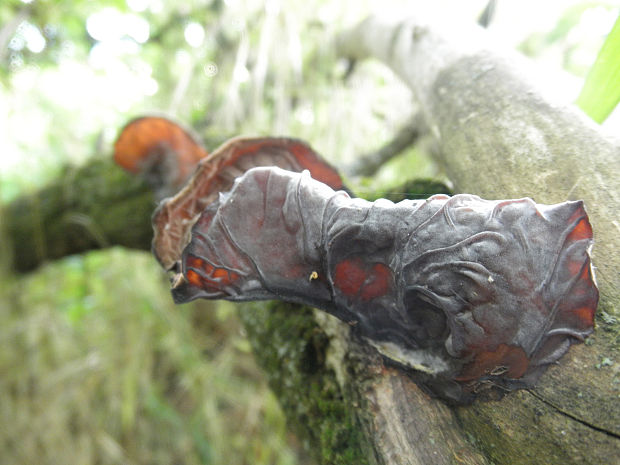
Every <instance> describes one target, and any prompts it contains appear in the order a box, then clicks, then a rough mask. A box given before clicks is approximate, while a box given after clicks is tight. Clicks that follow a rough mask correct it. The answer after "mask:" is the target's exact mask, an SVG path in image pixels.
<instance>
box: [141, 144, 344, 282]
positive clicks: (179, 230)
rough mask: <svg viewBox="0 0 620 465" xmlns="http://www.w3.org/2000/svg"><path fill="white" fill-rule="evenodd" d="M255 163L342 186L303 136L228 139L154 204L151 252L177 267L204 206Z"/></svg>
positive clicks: (170, 267)
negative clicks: (176, 188)
mask: <svg viewBox="0 0 620 465" xmlns="http://www.w3.org/2000/svg"><path fill="white" fill-rule="evenodd" d="M257 166H278V167H280V168H284V169H287V170H290V171H302V170H309V171H310V172H311V173H312V175H313V176H314V178H315V179H317V180H319V181H321V182H323V183H325V184H327V185H328V186H330V187H332V188H334V189H344V186H343V184H342V179H341V178H340V175H339V174H338V172H337V171H336V170H335V169H334V168H333V167H331V166H330V165H329V164H328V163H327V162H326V161H325V160H323V159H322V158H321V157H320V155H318V154H317V153H316V152H315V151H314V150H312V148H311V147H310V146H309V145H308V144H306V143H305V142H303V141H300V140H297V139H289V138H285V137H239V138H235V139H231V140H229V141H227V142H226V143H224V144H223V145H222V146H220V147H219V148H218V149H216V150H215V151H214V152H213V153H212V154H211V155H209V156H208V157H206V158H204V159H202V160H201V161H200V163H198V166H197V167H196V170H195V172H194V175H193V176H192V178H191V179H190V180H189V181H188V183H187V185H185V187H184V188H183V189H182V190H181V191H180V192H179V193H177V194H176V195H175V196H174V197H172V198H169V199H166V200H164V201H163V202H162V203H161V204H160V205H159V207H158V208H157V210H155V213H154V214H153V228H154V232H155V235H154V238H153V253H154V255H155V257H156V258H157V260H158V261H159V263H160V264H161V265H162V266H163V267H164V269H166V270H176V269H177V268H178V265H179V261H180V258H181V253H182V251H183V249H184V248H185V246H186V245H187V244H188V242H189V241H190V232H191V228H192V226H193V224H194V223H195V222H196V221H197V220H198V218H199V216H200V215H201V214H202V211H203V210H204V209H205V207H207V206H208V205H209V204H211V203H212V202H214V201H215V200H217V198H218V196H219V195H220V192H225V191H228V190H230V188H231V187H232V185H233V182H234V181H235V179H237V177H239V176H241V175H242V174H243V173H245V172H246V171H247V170H249V169H251V168H254V167H257Z"/></svg>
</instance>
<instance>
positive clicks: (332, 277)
mask: <svg viewBox="0 0 620 465" xmlns="http://www.w3.org/2000/svg"><path fill="white" fill-rule="evenodd" d="M203 169H206V168H203ZM231 177H232V175H231ZM196 179H197V178H196V177H194V180H193V182H190V187H189V188H191V189H194V192H196V191H197V190H200V188H199V187H197V186H195V185H193V183H198V181H196ZM336 184H337V183H336ZM192 186H193V187H192ZM336 187H337V186H336ZM186 189H187V188H186ZM184 195H185V200H184V201H185V202H188V198H190V197H192V195H191V194H187V193H185V194H184ZM181 198H183V196H182V197H181ZM164 208H165V207H164ZM159 215H161V211H160V213H159ZM192 217H193V218H194V219H193V220H192V221H191V224H192V226H191V234H187V237H186V238H185V239H183V241H182V244H177V245H176V249H175V250H176V251H177V252H175V253H179V249H181V250H182V252H180V266H179V267H178V268H179V269H178V270H177V271H178V274H177V275H176V277H175V279H174V280H173V289H172V294H173V297H174V299H175V301H176V302H178V303H182V302H187V301H190V300H193V299H197V298H206V299H227V300H232V301H247V300H262V299H282V300H285V301H291V302H301V303H304V304H309V305H312V306H315V307H317V308H320V309H322V310H325V311H326V312H329V313H331V314H333V315H335V316H336V317H338V318H339V319H341V320H343V321H345V322H347V323H349V324H350V325H351V327H352V329H353V331H354V332H355V333H356V334H358V335H359V337H361V338H363V339H364V340H366V341H367V342H369V343H370V344H372V345H373V346H375V347H376V348H377V349H378V350H379V351H380V352H381V353H383V354H384V355H385V356H386V357H388V358H389V359H390V360H393V361H395V362H396V363H398V364H399V365H402V366H406V367H408V368H409V369H411V370H413V373H415V374H416V376H417V377H418V379H419V380H421V383H422V384H423V385H424V386H425V387H426V388H428V389H429V390H430V391H432V392H433V393H434V394H435V395H438V396H441V397H443V398H445V399H448V400H452V401H456V402H464V401H468V400H471V399H472V398H473V397H475V395H476V394H477V393H478V392H480V391H481V390H482V389H484V388H486V387H490V386H496V387H499V388H501V389H502V390H511V389H514V388H518V387H523V386H530V385H532V384H533V383H534V382H535V381H536V379H537V378H538V377H539V376H540V374H541V373H542V371H543V370H544V368H545V367H546V366H547V365H549V364H550V363H553V362H555V361H556V360H558V358H559V357H561V356H562V355H563V354H564V353H565V352H566V351H567V349H568V348H569V346H570V345H571V344H572V343H574V342H578V341H581V340H583V339H584V337H586V336H587V335H588V334H590V333H591V331H592V328H593V322H594V312H595V309H596V305H597V301H598V291H597V289H596V286H595V283H594V279H593V275H592V269H591V264H590V257H589V253H588V251H589V248H590V246H591V242H592V229H591V227H590V223H589V221H588V218H587V215H586V212H585V210H584V207H583V204H582V202H579V201H577V202H565V203H561V204H557V205H537V204H535V203H534V202H533V201H532V200H530V199H519V200H502V201H487V200H482V199H480V198H479V197H476V196H474V195H466V194H462V195H455V196H453V197H448V196H444V195H437V196H433V197H431V198H429V199H427V200H417V201H416V200H405V201H402V202H400V203H397V204H394V203H392V202H390V201H387V200H378V201H375V202H373V203H371V202H367V201H365V200H361V199H352V198H350V197H349V195H348V194H346V193H345V192H343V191H340V192H335V191H334V190H332V189H331V188H330V187H329V186H327V185H326V184H324V183H322V182H319V181H317V180H315V179H313V178H311V177H310V174H309V173H308V172H304V173H303V174H300V173H294V172H291V171H286V170H283V169H279V168H254V169H251V170H249V171H247V172H246V173H245V174H243V175H242V176H241V177H239V178H237V179H236V180H235V181H234V183H233V182H232V181H231V182H230V183H229V190H228V192H225V193H221V194H219V195H213V196H211V197H209V200H208V201H203V202H200V204H199V205H198V206H194V207H193V210H192ZM155 219H156V221H155V223H154V224H155V228H156V234H161V233H162V228H165V227H166V223H165V222H161V221H159V220H160V219H161V218H158V215H156V216H155ZM170 257H171V258H170V260H162V257H161V256H159V259H160V261H162V262H163V263H164V266H166V265H167V264H168V263H169V262H175V261H176V260H177V258H176V257H175V256H174V253H171V254H170Z"/></svg>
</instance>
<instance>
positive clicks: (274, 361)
mask: <svg viewBox="0 0 620 465" xmlns="http://www.w3.org/2000/svg"><path fill="white" fill-rule="evenodd" d="M239 313H240V317H241V320H242V321H243V323H244V325H245V327H246V329H247V331H248V336H249V339H250V342H251V344H252V346H253V348H254V352H255V355H256V359H257V361H258V363H259V364H260V365H261V366H262V367H263V368H264V369H265V372H266V373H267V376H268V378H269V384H270V386H271V388H272V389H273V391H274V392H275V394H276V395H277V397H278V399H279V401H280V404H281V406H282V408H283V410H284V412H285V414H286V417H287V420H288V422H289V424H290V426H291V427H292V429H293V430H294V431H295V432H296V433H297V434H298V436H299V438H300V439H301V440H302V441H303V443H304V445H305V446H306V449H307V450H309V451H310V452H311V453H312V454H313V455H314V456H315V458H316V459H317V460H318V461H319V462H320V463H325V464H342V465H345V464H356V465H357V464H367V463H368V460H367V458H366V455H365V454H364V453H363V450H364V447H363V444H362V434H361V432H360V430H359V428H358V427H357V425H356V420H355V416H354V415H353V411H352V407H351V405H350V404H349V402H348V401H347V399H346V396H345V395H344V394H343V392H342V390H341V389H340V387H339V385H338V383H337V381H336V377H335V374H334V373H333V371H332V370H331V369H329V368H327V366H326V364H325V358H326V357H325V355H326V350H327V347H328V344H329V339H328V338H327V336H326V335H325V333H324V332H323V331H322V330H321V328H320V327H319V326H318V325H317V324H316V322H315V321H314V318H313V316H312V310H311V309H309V308H306V307H302V306H299V305H293V304H287V303H283V302H267V303H265V302H258V303H249V304H244V305H242V307H241V310H240V312H239Z"/></svg>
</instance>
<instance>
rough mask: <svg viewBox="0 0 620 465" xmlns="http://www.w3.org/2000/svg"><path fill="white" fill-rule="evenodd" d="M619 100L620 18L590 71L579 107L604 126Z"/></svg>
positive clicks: (582, 90)
mask: <svg viewBox="0 0 620 465" xmlns="http://www.w3.org/2000/svg"><path fill="white" fill-rule="evenodd" d="M619 101H620V16H618V19H617V20H616V23H615V24H614V26H613V27H612V28H611V31H610V32H609V35H608V36H607V39H606V40H605V42H604V43H603V46H602V47H601V50H600V52H599V54H598V56H597V57H596V61H595V62H594V65H593V66H592V68H591V69H590V72H589V73H588V76H587V77H586V82H585V83H584V85H583V89H581V94H579V97H578V98H577V105H579V107H580V108H581V109H582V110H583V111H584V112H585V113H586V114H588V116H590V117H591V118H592V119H593V120H594V121H596V122H597V123H602V122H603V121H605V118H607V116H609V114H610V113H611V112H612V111H613V109H614V108H615V107H616V105H617V104H618V102H619Z"/></svg>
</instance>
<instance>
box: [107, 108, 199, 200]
mask: <svg viewBox="0 0 620 465" xmlns="http://www.w3.org/2000/svg"><path fill="white" fill-rule="evenodd" d="M206 156H207V152H206V151H205V150H204V149H203V148H202V147H201V145H200V144H199V143H198V142H197V141H196V139H195V138H194V137H193V136H192V135H191V134H190V133H189V132H188V131H187V130H185V129H183V128H182V127H181V126H179V125H178V124H176V123H173V122H172V121H170V120H168V119H166V118H162V117H157V116H143V117H141V118H136V119H134V120H133V121H130V122H129V123H128V124H127V125H126V126H125V127H124V128H123V129H122V130H121V133H120V135H119V136H118V138H117V140H116V142H115V144H114V160H115V161H116V163H117V164H118V165H120V166H122V167H123V168H124V169H126V170H127V171H129V172H130V173H133V174H139V175H141V176H144V177H145V179H146V180H147V182H149V184H150V185H151V186H152V187H153V188H154V189H155V191H156V193H157V195H158V197H160V198H163V197H165V196H168V195H172V194H174V193H176V192H177V191H178V190H179V189H180V188H181V187H182V186H183V185H184V184H185V182H186V181H187V179H188V178H189V176H190V175H191V174H192V173H193V171H194V169H195V168H196V165H197V164H198V161H199V160H200V159H202V158H204V157H206Z"/></svg>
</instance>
